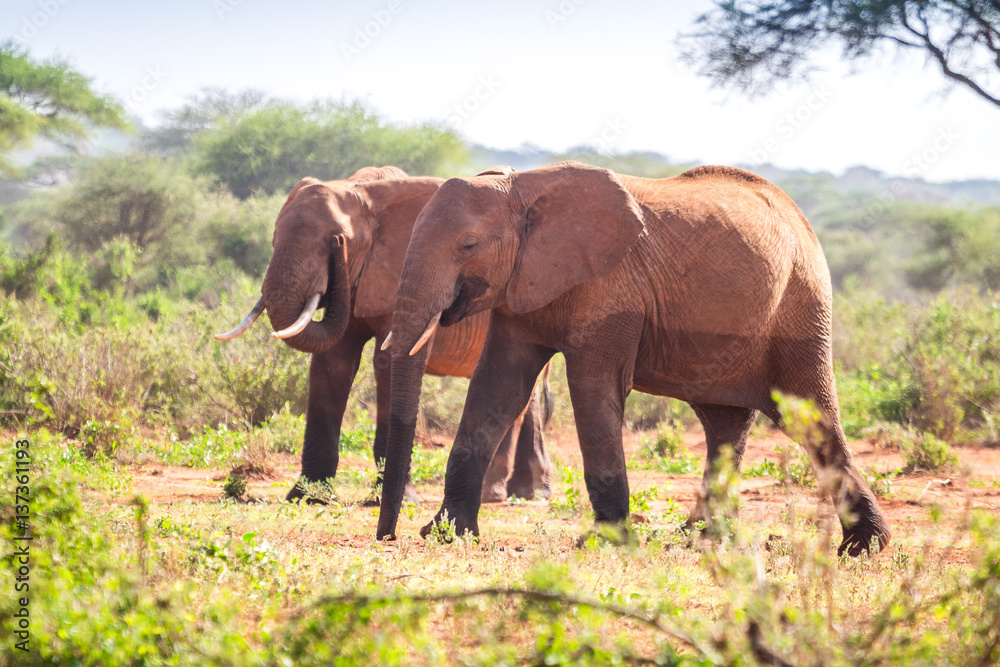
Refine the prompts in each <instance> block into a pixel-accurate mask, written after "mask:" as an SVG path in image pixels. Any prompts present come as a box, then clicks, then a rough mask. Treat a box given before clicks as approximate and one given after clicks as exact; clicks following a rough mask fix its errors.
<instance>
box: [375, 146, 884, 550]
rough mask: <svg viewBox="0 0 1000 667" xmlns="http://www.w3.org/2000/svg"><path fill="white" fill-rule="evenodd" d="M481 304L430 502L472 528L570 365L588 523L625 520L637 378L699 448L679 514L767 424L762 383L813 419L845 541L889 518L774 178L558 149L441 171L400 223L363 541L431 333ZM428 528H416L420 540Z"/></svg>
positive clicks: (817, 268) (806, 240) (381, 527)
mask: <svg viewBox="0 0 1000 667" xmlns="http://www.w3.org/2000/svg"><path fill="white" fill-rule="evenodd" d="M486 310H490V311H491V319H490V324H489V329H488V331H487V334H486V343H485V345H484V348H483V352H482V356H481V357H480V360H479V364H478V365H477V366H476V370H475V373H474V374H473V376H472V381H471V383H470V385H469V391H468V395H467V397H466V403H465V408H464V410H463V413H462V418H461V423H460V425H459V429H458V433H457V435H456V437H455V442H454V446H453V448H452V450H451V454H450V456H449V459H448V465H447V470H446V475H445V494H444V500H443V502H442V504H441V509H440V511H439V512H438V513H437V516H436V517H435V521H437V520H439V519H440V518H441V517H442V516H443V515H444V512H447V516H448V519H449V520H451V521H454V522H455V530H456V532H457V534H462V533H464V532H465V531H470V532H472V533H473V534H476V535H478V533H479V524H478V514H479V509H480V502H479V489H480V486H481V484H482V483H483V478H484V474H485V471H486V465H487V463H489V461H490V457H491V456H492V454H493V450H494V449H495V448H496V447H497V443H498V442H499V440H500V436H501V435H502V434H503V432H504V430H505V429H506V428H508V427H509V425H510V424H511V423H512V420H513V419H514V417H515V416H516V415H517V414H518V413H519V412H520V410H521V409H522V408H523V407H524V404H525V402H526V401H527V400H528V397H529V394H530V392H531V387H532V386H533V385H534V383H535V377H536V376H537V374H538V372H539V370H540V369H541V368H542V367H543V366H544V365H545V364H546V363H548V361H549V359H550V358H551V357H552V356H553V355H554V354H555V353H556V352H561V353H562V354H563V355H564V358H565V362H566V376H567V382H568V385H569V392H570V398H571V400H572V405H573V412H574V419H575V422H576V429H577V436H578V439H579V443H580V448H581V453H582V455H583V465H584V481H585V484H586V488H587V492H588V494H589V497H590V501H591V504H592V506H593V509H594V513H595V518H596V522H597V524H598V526H600V524H613V525H614V526H617V527H618V529H619V530H622V529H625V526H626V521H627V517H628V509H629V487H628V477H627V475H626V467H625V455H624V452H623V448H622V424H623V413H624V405H625V398H626V396H627V395H628V394H629V392H630V391H631V390H632V389H635V390H637V391H641V392H645V393H651V394H656V395H660V396H668V397H671V398H675V399H679V400H682V401H686V402H687V403H689V404H691V406H692V407H693V408H694V411H695V413H696V414H697V416H698V417H699V419H700V421H701V423H702V425H703V427H704V429H705V438H706V443H707V453H708V455H707V461H706V473H705V480H704V482H703V484H702V491H701V498H700V500H699V502H698V503H696V505H695V508H694V510H693V512H692V514H691V517H690V518H691V521H692V522H693V521H696V520H698V519H706V520H707V519H710V517H709V516H706V510H705V506H706V503H707V502H708V501H710V500H712V497H711V493H712V491H711V487H710V485H709V483H708V480H709V475H710V471H711V470H712V469H713V467H715V465H716V464H717V462H718V461H719V458H720V451H721V450H722V448H723V447H724V446H728V447H731V448H732V457H733V463H734V465H735V466H736V467H737V469H738V466H739V463H740V459H741V458H742V456H743V453H744V450H745V447H746V441H747V436H748V434H749V431H750V429H751V426H752V425H753V423H754V421H755V418H756V416H757V415H758V413H759V412H760V413H763V414H764V415H766V416H767V417H768V418H770V419H771V420H772V421H774V422H775V423H776V424H777V425H779V426H781V425H782V424H781V415H780V412H779V409H778V405H777V403H776V401H775V398H774V392H775V391H778V392H782V393H784V394H788V395H793V396H798V397H804V398H807V399H811V400H812V401H813V402H814V404H815V406H816V408H817V411H818V412H819V413H820V414H821V415H822V419H821V421H820V423H819V424H817V425H816V428H817V429H818V432H819V435H818V436H817V437H815V438H814V440H816V442H814V443H809V442H803V443H801V444H802V445H803V446H804V447H805V448H806V449H807V451H808V452H809V454H810V457H811V459H812V462H813V465H814V467H815V469H816V470H817V478H818V479H819V480H820V481H821V484H822V488H824V489H826V490H827V491H828V493H829V494H830V495H831V496H832V498H833V500H834V503H835V505H836V507H837V509H838V510H839V512H840V519H841V524H842V530H843V542H842V543H841V545H840V548H839V551H840V553H849V554H851V555H854V556H856V555H858V554H860V553H861V552H863V551H866V550H867V549H868V548H869V545H870V544H872V538H877V540H878V548H879V549H881V548H883V547H884V546H885V545H886V544H888V542H889V539H890V531H889V527H888V525H887V521H886V519H885V516H884V515H883V513H882V511H881V508H880V507H879V506H878V503H877V501H876V500H875V496H874V495H873V493H872V492H871V490H870V489H869V487H868V485H867V484H866V482H865V480H864V479H863V478H862V477H861V475H860V473H859V471H858V469H857V468H856V466H855V465H854V463H853V461H852V457H851V454H850V451H849V450H848V448H847V443H846V439H845V436H844V432H843V429H842V427H841V425H840V417H839V408H838V404H837V392H836V387H835V384H834V374H833V360H832V351H831V322H832V315H831V312H832V288H831V282H830V272H829V269H828V267H827V264H826V259H825V257H824V255H823V251H822V249H821V247H820V244H819V242H818V241H817V239H816V236H815V234H814V233H813V231H812V228H811V227H810V225H809V223H808V221H807V220H806V218H805V216H804V215H803V214H802V212H801V211H800V210H799V209H798V207H797V206H796V205H795V203H794V202H793V201H792V200H791V199H790V198H789V197H788V196H787V195H786V194H785V193H784V192H782V191H781V190H780V189H779V188H778V187H776V186H775V185H773V184H771V183H770V182H768V181H766V180H764V179H763V178H760V177H758V176H756V175H755V174H752V173H750V172H747V171H743V170H741V169H736V168H731V167H721V166H703V167H697V168H694V169H691V170H689V171H686V172H684V173H682V174H680V175H677V176H674V177H671V178H666V179H647V178H637V177H632V176H625V175H618V174H616V173H614V172H612V171H609V170H607V169H601V168H597V167H592V166H588V165H584V164H580V163H576V162H563V163H559V164H554V165H549V166H546V167H542V168H538V169H533V170H528V171H521V172H516V173H512V174H507V175H498V174H494V175H487V176H480V177H475V178H470V179H450V180H448V181H446V182H445V183H444V184H443V185H442V186H441V188H440V189H439V190H438V191H437V192H436V193H435V194H434V195H433V196H432V197H431V198H430V200H429V201H428V202H427V205H426V206H425V207H424V209H423V210H422V211H421V213H420V215H419V217H418V218H417V221H416V223H415V225H414V229H413V235H412V237H411V240H410V246H409V248H408V249H407V252H406V261H405V264H404V266H403V271H402V276H401V278H400V283H399V289H398V291H397V295H396V304H395V312H394V314H393V330H392V335H393V343H392V346H393V347H392V348H391V349H392V352H393V353H392V386H391V390H390V394H391V405H392V413H391V415H390V417H389V442H388V450H387V460H386V468H385V482H384V488H383V496H382V508H381V512H380V516H379V521H378V528H377V537H378V538H380V539H383V538H393V537H395V532H396V519H397V517H398V513H399V502H400V498H401V492H402V483H403V479H404V478H403V476H402V475H403V472H404V471H405V470H406V466H407V465H408V461H409V457H410V447H411V441H412V433H413V428H414V421H415V418H416V405H417V404H416V400H417V392H418V391H419V388H420V369H421V368H422V367H423V363H424V357H425V356H426V350H425V349H424V348H423V347H422V346H421V345H420V342H421V341H422V340H424V338H425V337H426V335H427V332H433V331H435V330H436V328H437V326H438V325H439V324H440V325H453V326H454V325H455V324H456V323H460V322H461V321H464V318H468V317H473V316H474V315H475V314H476V313H479V312H482V311H486ZM432 525H433V522H432V524H428V525H427V526H425V527H424V529H423V531H422V534H424V535H426V534H427V533H428V532H429V530H430V528H431V526H432Z"/></svg>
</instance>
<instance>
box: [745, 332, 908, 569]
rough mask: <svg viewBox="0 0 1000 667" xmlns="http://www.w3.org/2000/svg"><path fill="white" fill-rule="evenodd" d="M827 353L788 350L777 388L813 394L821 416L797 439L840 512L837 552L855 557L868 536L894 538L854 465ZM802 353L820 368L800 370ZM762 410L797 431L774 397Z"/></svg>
mask: <svg viewBox="0 0 1000 667" xmlns="http://www.w3.org/2000/svg"><path fill="white" fill-rule="evenodd" d="M794 352H797V353H798V354H794ZM829 355H830V351H829V348H828V347H819V349H816V348H806V349H805V350H801V349H799V350H794V351H790V352H788V356H787V357H784V358H780V360H779V363H780V365H779V368H780V369H781V370H782V374H781V375H780V376H779V377H780V378H781V380H780V382H779V384H778V389H779V390H780V391H782V392H784V393H786V394H790V395H793V396H801V397H804V398H809V399H812V401H813V402H814V403H815V405H816V409H817V410H818V411H819V414H820V419H819V422H818V423H816V424H815V425H814V427H813V428H809V429H808V434H807V435H806V437H802V438H800V439H801V440H803V441H802V442H799V444H800V445H801V446H802V448H803V449H805V450H806V452H807V453H808V454H809V458H810V459H811V460H812V463H813V468H814V469H815V471H816V481H817V484H818V486H819V488H820V491H821V492H823V493H826V494H829V496H830V497H831V499H832V500H833V504H834V507H836V509H837V513H838V515H839V516H840V525H841V529H842V531H843V535H844V539H843V541H842V542H841V544H840V547H839V548H838V551H837V552H838V554H840V555H843V554H845V553H846V554H848V555H850V556H852V557H856V556H860V555H861V554H862V553H863V552H866V551H868V550H869V547H870V546H871V543H872V538H875V539H877V541H878V547H877V549H883V548H885V546H886V545H887V544H888V543H889V540H890V539H891V538H892V532H891V531H890V530H889V522H888V520H887V519H886V517H885V514H883V513H882V509H881V508H880V507H879V505H878V501H877V500H876V499H875V494H874V493H872V490H871V488H869V486H868V483H867V482H866V481H865V479H864V478H863V477H862V476H861V473H860V472H859V471H858V467H857V466H856V465H855V464H854V459H853V457H852V456H851V452H850V450H849V449H848V447H847V437H846V436H845V435H844V429H843V428H842V427H841V425H840V408H839V406H838V404H837V389H836V385H835V384H834V379H833V370H832V367H833V365H832V363H830V360H829ZM803 358H805V359H810V358H813V359H816V358H818V359H819V363H818V367H819V368H820V369H821V370H820V372H818V373H815V374H805V373H803V372H802V366H803V362H802V360H803ZM764 412H765V414H767V415H768V416H769V417H770V418H771V419H772V420H774V421H775V423H776V424H778V425H779V426H780V427H781V428H782V429H783V430H784V431H785V432H786V433H787V434H788V435H789V437H792V438H796V433H795V431H797V430H799V431H801V429H798V428H791V429H790V428H789V426H788V425H786V424H783V423H782V421H781V415H780V414H779V412H778V408H777V405H775V404H774V402H773V401H770V405H769V407H768V409H767V410H765V411H764ZM807 428H808V427H807ZM789 431H791V432H789ZM799 435H801V433H800V434H799Z"/></svg>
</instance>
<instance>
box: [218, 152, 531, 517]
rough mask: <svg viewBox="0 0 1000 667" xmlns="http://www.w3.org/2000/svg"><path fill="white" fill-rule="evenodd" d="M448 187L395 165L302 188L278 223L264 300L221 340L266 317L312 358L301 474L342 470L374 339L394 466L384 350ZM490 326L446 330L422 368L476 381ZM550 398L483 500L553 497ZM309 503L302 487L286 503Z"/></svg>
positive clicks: (380, 444) (499, 465)
mask: <svg viewBox="0 0 1000 667" xmlns="http://www.w3.org/2000/svg"><path fill="white" fill-rule="evenodd" d="M490 173H503V172H502V170H501V171H494V172H490ZM442 182H443V181H442V180H441V179H438V178H411V177H409V176H407V174H406V173H405V172H403V171H402V170H400V169H397V168H396V167H382V168H374V167H366V168H364V169H361V170H359V171H358V172H356V173H355V174H353V175H352V176H351V177H350V178H347V179H345V180H339V181H326V182H323V181H319V180H317V179H315V178H304V179H302V180H301V181H299V183H298V184H297V185H296V186H295V187H294V188H293V189H292V191H291V193H290V194H289V195H288V199H287V200H286V201H285V203H284V205H283V206H282V208H281V211H280V212H279V213H278V217H277V221H276V222H275V225H274V239H273V245H274V254H273V256H272V259H271V263H270V264H269V265H268V268H267V272H266V275H265V276H264V282H263V285H262V288H261V293H262V295H263V296H262V297H261V299H260V300H259V301H258V302H257V305H256V306H254V308H253V310H252V311H251V312H250V314H249V315H247V317H246V318H245V319H244V320H243V322H242V323H241V324H240V325H239V326H238V327H236V328H235V329H233V330H232V331H230V332H228V333H226V334H219V335H217V336H216V338H217V339H220V340H230V339H232V338H235V337H236V336H238V335H240V334H241V333H242V332H244V331H246V330H247V329H248V328H249V327H250V326H251V325H252V324H253V322H254V320H256V318H257V317H258V316H259V315H260V314H261V313H262V312H263V311H264V310H265V309H266V310H267V312H268V315H269V316H270V320H271V326H272V327H273V328H274V333H272V336H274V337H275V338H280V339H282V340H283V341H284V342H285V343H286V344H288V345H290V346H291V347H293V348H295V349H297V350H301V351H303V352H308V353H310V354H312V362H311V365H310V368H309V399H308V407H307V412H306V431H305V442H304V444H303V448H302V477H303V478H304V479H305V480H307V481H321V480H325V479H329V478H332V477H334V476H335V475H336V473H337V466H338V463H339V456H340V453H339V443H340V429H341V423H342V421H343V417H344V411H345V409H346V406H347V400H348V396H349V394H350V391H351V385H352V384H353V382H354V377H355V374H356V373H357V371H358V368H359V365H360V363H361V356H362V351H363V349H364V347H365V344H366V343H367V342H368V341H369V340H371V339H372V338H375V340H376V351H375V356H374V360H373V362H374V369H375V382H376V394H377V408H376V409H377V416H376V429H375V443H374V447H373V448H374V457H375V461H376V465H379V464H381V463H382V462H383V461H384V459H385V447H386V440H387V437H388V431H389V426H388V419H389V404H388V401H389V381H390V366H391V360H390V356H389V353H388V352H385V351H383V350H381V349H380V347H381V346H382V344H383V343H384V341H385V339H386V337H387V336H388V334H389V331H390V328H391V327H390V325H391V321H392V306H393V303H394V299H395V294H396V286H397V283H398V282H399V275H400V273H401V271H402V268H403V260H404V258H405V253H406V247H407V244H408V243H409V240H410V233H411V231H412V229H413V222H414V220H416V217H417V214H418V213H419V212H420V209H421V208H423V206H424V204H425V203H426V202H427V200H428V199H429V198H430V197H431V195H433V194H434V193H435V192H436V191H437V189H438V187H440V185H441V183H442ZM319 308H325V312H324V315H323V318H322V320H320V321H313V314H314V313H315V311H316V310H317V309H319ZM488 322H489V313H485V312H484V313H482V314H481V315H479V316H476V317H471V318H468V319H467V320H465V321H463V322H462V323H460V324H458V325H456V326H454V327H450V328H447V329H442V330H441V331H439V332H438V333H437V334H436V335H435V336H433V337H432V338H431V339H429V340H428V341H427V345H428V346H429V347H430V350H431V352H430V353H429V354H427V355H425V358H426V364H425V366H424V368H423V371H424V372H427V373H431V374H433V375H448V376H458V377H470V376H471V375H472V371H473V369H474V368H475V366H476V362H477V360H478V359H479V353H480V351H481V350H482V346H483V342H484V340H485V338H486V329H487V325H488ZM546 378H547V376H546ZM546 382H547V379H546ZM545 389H546V390H547V384H546V387H545ZM548 397H550V394H548V392H547V391H543V389H542V387H541V386H540V387H539V389H538V390H537V391H535V392H534V398H533V399H532V401H531V402H530V404H529V405H527V407H526V408H525V410H524V411H523V412H522V413H521V414H519V415H518V417H517V419H516V420H514V422H512V425H511V428H510V429H509V432H508V433H507V434H506V435H505V438H504V443H503V446H502V447H501V448H500V453H499V454H498V456H497V457H496V463H495V465H494V466H492V467H491V468H490V474H489V479H490V483H489V484H488V485H487V487H486V489H485V490H484V493H483V501H484V502H499V501H502V500H504V499H506V498H507V497H508V495H517V496H520V497H525V498H531V497H533V494H534V492H535V491H536V490H538V491H541V492H542V493H543V494H545V495H546V497H547V496H548V495H551V490H550V488H551V481H550V478H549V470H550V467H551V466H550V463H549V459H548V454H547V453H546V451H545V447H544V443H543V441H542V426H543V417H544V415H543V413H544V412H545V409H544V406H543V399H544V398H548ZM522 407H525V406H522ZM515 443H516V447H515ZM406 487H407V488H406V494H407V496H408V497H410V498H412V499H416V494H415V493H414V492H413V489H412V485H410V484H409V482H407V485H406ZM302 496H303V493H302V490H301V489H300V488H299V487H298V485H296V486H295V487H293V488H292V490H291V491H289V492H288V495H287V499H288V500H294V499H296V498H301V497H302Z"/></svg>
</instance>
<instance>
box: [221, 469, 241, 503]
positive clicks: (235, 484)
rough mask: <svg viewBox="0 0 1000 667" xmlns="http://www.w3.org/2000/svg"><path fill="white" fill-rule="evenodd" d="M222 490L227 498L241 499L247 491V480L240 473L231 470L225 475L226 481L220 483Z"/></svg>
mask: <svg viewBox="0 0 1000 667" xmlns="http://www.w3.org/2000/svg"><path fill="white" fill-rule="evenodd" d="M222 492H223V493H224V494H226V497H227V498H232V499H234V500H242V498H243V496H244V495H246V492H247V482H246V480H245V479H243V477H242V476H241V475H238V474H236V473H234V472H231V473H229V474H228V475H226V481H225V483H223V485H222Z"/></svg>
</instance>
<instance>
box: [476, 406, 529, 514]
mask: <svg viewBox="0 0 1000 667" xmlns="http://www.w3.org/2000/svg"><path fill="white" fill-rule="evenodd" d="M522 421H524V415H521V416H520V417H518V418H517V421H515V422H514V425H513V426H511V427H510V429H509V430H508V431H507V433H506V434H504V436H503V440H501V441H500V446H499V447H497V451H496V454H494V455H493V460H492V461H490V467H489V468H487V469H486V478H485V480H484V481H483V496H482V499H483V502H484V503H502V502H503V501H505V500H507V478H508V477H510V476H511V470H512V469H513V468H514V458H515V451H516V449H517V448H518V447H519V446H520V443H519V442H518V437H517V433H518V431H519V430H520V427H521V423H522Z"/></svg>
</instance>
